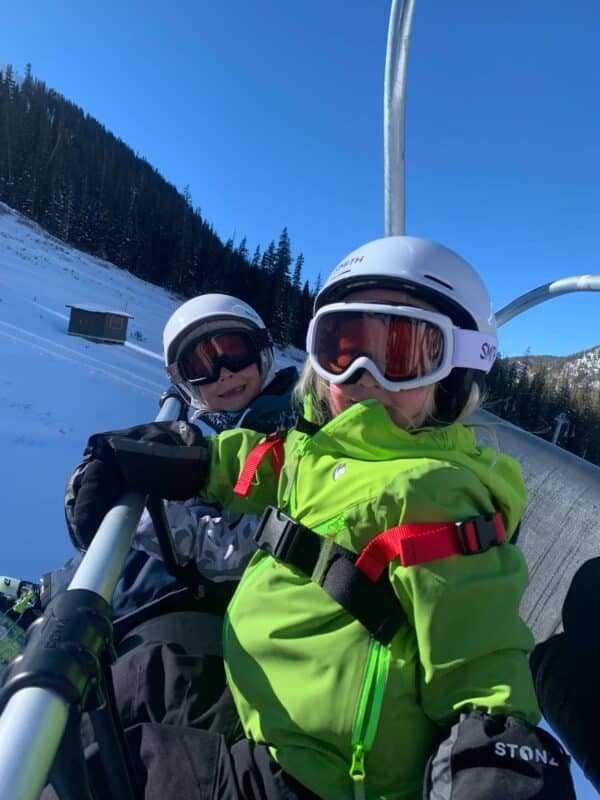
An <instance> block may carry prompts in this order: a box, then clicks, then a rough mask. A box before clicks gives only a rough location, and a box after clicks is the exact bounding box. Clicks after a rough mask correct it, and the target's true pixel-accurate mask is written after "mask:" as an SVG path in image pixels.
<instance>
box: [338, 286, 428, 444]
mask: <svg viewBox="0 0 600 800" xmlns="http://www.w3.org/2000/svg"><path fill="white" fill-rule="evenodd" d="M344 300H345V301H346V302H348V303H358V302H360V303H387V304H395V305H416V303H415V301H414V300H413V299H411V298H410V296H408V295H406V294H404V293H403V292H399V291H393V290H391V289H367V290H364V291H359V292H353V293H352V294H349V295H348V296H347V297H345V298H344ZM419 308H425V309H428V310H431V311H434V310H435V309H433V308H432V307H431V306H428V305H427V304H425V303H419ZM435 386H436V384H431V385H429V386H420V387H418V388H417V389H404V390H403V389H401V390H400V391H397V392H392V391H390V390H389V389H384V388H383V387H382V386H380V385H379V383H378V382H377V380H376V379H375V378H374V377H373V376H372V375H371V373H370V372H368V371H367V370H364V371H363V373H362V375H361V376H360V378H359V380H357V381H356V383H351V384H344V383H338V384H335V383H330V384H329V401H330V405H331V410H332V411H333V413H334V414H335V415H336V416H337V415H338V414H340V413H341V412H342V411H344V410H345V409H347V408H349V407H350V406H352V405H354V404H355V403H360V402H361V401H362V400H378V401H379V402H380V403H381V404H382V405H383V406H385V408H386V410H387V412H388V414H389V416H390V418H391V419H392V421H393V422H394V423H395V424H396V425H398V427H399V428H404V429H409V428H412V427H414V426H415V424H416V425H419V424H420V423H421V422H422V421H423V419H424V418H425V417H426V416H427V415H428V414H429V412H430V410H431V408H432V405H433V395H434V392H435Z"/></svg>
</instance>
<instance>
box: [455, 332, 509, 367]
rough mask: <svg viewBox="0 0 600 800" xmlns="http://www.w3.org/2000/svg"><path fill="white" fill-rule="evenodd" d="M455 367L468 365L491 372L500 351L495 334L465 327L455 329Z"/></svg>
mask: <svg viewBox="0 0 600 800" xmlns="http://www.w3.org/2000/svg"><path fill="white" fill-rule="evenodd" d="M453 340H454V346H453V354H452V366H453V367H466V368H469V369H479V370H481V371H482V372H489V371H490V370H491V368H492V366H493V364H494V361H495V360H496V355H497V353H498V340H497V339H496V337H495V336H492V335H490V334H487V333H481V332H480V331H469V330H464V329H463V328H454V329H453Z"/></svg>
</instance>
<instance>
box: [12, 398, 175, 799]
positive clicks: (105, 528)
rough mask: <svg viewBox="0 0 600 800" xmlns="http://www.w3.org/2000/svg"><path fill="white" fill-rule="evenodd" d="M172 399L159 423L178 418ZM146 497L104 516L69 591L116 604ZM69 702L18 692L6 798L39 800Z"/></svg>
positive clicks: (125, 500)
mask: <svg viewBox="0 0 600 800" xmlns="http://www.w3.org/2000/svg"><path fill="white" fill-rule="evenodd" d="M180 407H181V403H180V401H179V400H177V398H174V397H170V398H168V399H167V400H166V401H165V402H164V403H163V405H162V407H161V409H160V411H159V413H158V415H157V417H156V420H157V421H159V422H160V421H166V420H173V419H177V416H178V413H179V409H180ZM144 504H145V497H144V496H143V495H141V494H139V493H137V492H131V491H128V492H125V493H124V494H123V495H122V496H121V497H120V498H119V500H118V502H117V504H116V505H115V506H114V508H112V509H111V510H110V511H109V512H108V513H107V514H106V516H105V517H104V519H103V521H102V524H101V525H100V527H99V528H98V532H97V533H96V536H95V537H94V539H93V541H92V543H91V545H90V547H89V549H88V551H87V553H86V555H85V558H84V559H83V561H82V562H81V565H80V566H79V568H78V570H77V572H76V573H75V575H74V576H73V580H72V581H71V583H70V584H69V588H68V589H67V591H71V590H73V589H87V590H90V591H93V592H96V593H97V594H99V595H101V596H102V597H103V598H104V599H105V600H106V601H107V602H109V603H110V601H111V599H112V595H113V592H114V590H115V587H116V585H117V581H118V580H119V576H120V574H121V572H122V569H123V563H124V562H125V557H126V555H127V553H128V551H129V548H130V547H131V542H132V540H133V534H134V532H135V529H136V527H137V523H138V521H139V518H140V516H141V514H142V511H143V510H144ZM68 716H69V703H68V702H67V701H66V700H65V699H64V698H63V697H61V696H60V695H58V694H57V693H56V692H53V691H52V690H51V689H43V688H38V687H28V688H24V689H21V690H20V691H17V692H16V693H15V694H14V695H13V696H12V697H11V698H10V699H9V701H8V703H7V704H6V707H5V708H4V710H3V712H2V714H1V715H0V741H1V742H2V749H1V750H0V798H1V799H2V800H8V798H18V799H19V800H38V798H39V796H40V793H41V791H42V789H43V788H44V785H45V783H46V780H47V777H48V773H49V771H50V768H51V766H52V763H53V761H54V758H55V757H56V754H57V752H58V748H59V745H60V742H61V738H62V736H63V733H64V731H65V728H66V726H67V721H68Z"/></svg>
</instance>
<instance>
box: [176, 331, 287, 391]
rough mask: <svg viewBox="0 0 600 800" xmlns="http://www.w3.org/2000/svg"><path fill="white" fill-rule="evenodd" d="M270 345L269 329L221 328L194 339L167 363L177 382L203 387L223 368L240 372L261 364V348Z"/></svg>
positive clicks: (217, 377) (214, 379)
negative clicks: (172, 361)
mask: <svg viewBox="0 0 600 800" xmlns="http://www.w3.org/2000/svg"><path fill="white" fill-rule="evenodd" d="M270 345H271V340H270V337H269V334H268V333H267V331H266V330H258V331H247V330H239V329H238V330H220V331H218V332H217V333H212V334H205V335H204V336H199V337H198V338H197V339H192V341H191V342H189V343H188V344H186V346H185V347H184V349H183V350H182V351H181V353H180V354H179V356H178V357H177V360H176V361H175V363H173V364H169V365H168V366H167V374H168V375H169V377H170V378H171V380H172V381H173V383H175V384H179V383H184V382H185V383H189V384H195V385H198V386H204V385H206V384H207V383H215V381H217V380H218V379H219V375H220V373H221V368H222V367H225V368H226V369H228V370H230V372H239V371H240V370H242V369H245V368H246V367H249V366H250V364H258V365H260V354H261V350H263V349H264V348H265V347H268V346H270Z"/></svg>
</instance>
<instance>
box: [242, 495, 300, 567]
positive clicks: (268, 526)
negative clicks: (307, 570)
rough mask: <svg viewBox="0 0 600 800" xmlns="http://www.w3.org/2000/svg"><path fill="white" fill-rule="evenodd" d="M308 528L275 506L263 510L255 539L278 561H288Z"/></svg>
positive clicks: (262, 548)
mask: <svg viewBox="0 0 600 800" xmlns="http://www.w3.org/2000/svg"><path fill="white" fill-rule="evenodd" d="M305 531H306V528H305V527H304V525H301V524H300V523H299V522H296V520H295V519H293V518H292V517H289V516H288V515H287V514H284V512H283V511H281V509H279V508H275V506H267V507H266V508H265V510H264V511H263V513H262V515H261V518H260V520H259V523H258V526H257V528H256V531H255V533H254V541H255V542H256V543H257V545H258V546H259V547H260V549H261V550H264V551H265V552H266V553H269V555H271V556H273V558H276V559H277V560H278V561H287V560H288V559H289V558H290V556H293V554H294V552H295V550H296V547H297V545H298V543H299V542H300V540H301V539H302V538H303V536H305Z"/></svg>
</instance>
